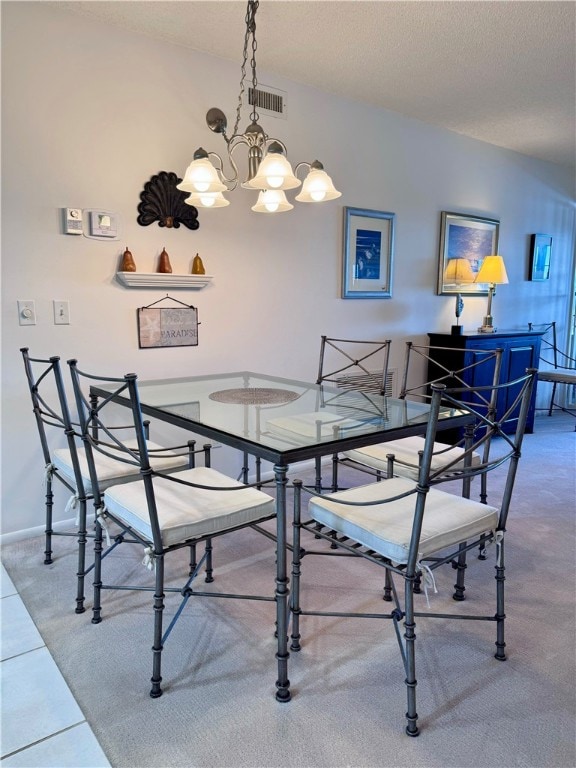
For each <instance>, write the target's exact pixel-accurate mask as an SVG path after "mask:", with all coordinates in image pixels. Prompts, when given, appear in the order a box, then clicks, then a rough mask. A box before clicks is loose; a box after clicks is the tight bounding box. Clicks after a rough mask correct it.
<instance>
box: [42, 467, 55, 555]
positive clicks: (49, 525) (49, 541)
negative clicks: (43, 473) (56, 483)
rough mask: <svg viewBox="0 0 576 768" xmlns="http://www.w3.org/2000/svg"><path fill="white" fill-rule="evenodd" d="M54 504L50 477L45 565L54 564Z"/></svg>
mask: <svg viewBox="0 0 576 768" xmlns="http://www.w3.org/2000/svg"><path fill="white" fill-rule="evenodd" d="M53 504H54V494H53V493H52V480H51V479H50V476H49V475H48V476H47V477H46V527H45V531H44V532H45V534H46V542H45V550H44V565H50V564H51V563H52V533H53V531H52V507H53Z"/></svg>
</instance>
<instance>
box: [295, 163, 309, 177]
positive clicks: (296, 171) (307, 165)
mask: <svg viewBox="0 0 576 768" xmlns="http://www.w3.org/2000/svg"><path fill="white" fill-rule="evenodd" d="M300 168H308V170H310V168H312V163H307V162H306V160H302V162H300V163H298V164H297V165H295V166H294V176H298V171H299V170H300Z"/></svg>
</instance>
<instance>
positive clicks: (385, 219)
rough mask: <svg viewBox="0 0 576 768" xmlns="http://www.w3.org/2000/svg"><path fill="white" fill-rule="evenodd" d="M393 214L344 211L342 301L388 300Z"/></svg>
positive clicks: (361, 210)
mask: <svg viewBox="0 0 576 768" xmlns="http://www.w3.org/2000/svg"><path fill="white" fill-rule="evenodd" d="M394 220H395V214H394V213H388V212H385V211H372V210H369V209H366V208H348V207H346V208H344V247H343V255H342V298H343V299H391V298H392V268H393V263H394Z"/></svg>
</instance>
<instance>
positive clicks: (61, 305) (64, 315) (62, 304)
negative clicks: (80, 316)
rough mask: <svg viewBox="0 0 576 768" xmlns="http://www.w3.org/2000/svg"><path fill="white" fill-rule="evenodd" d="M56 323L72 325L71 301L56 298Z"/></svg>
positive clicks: (54, 304) (54, 302)
mask: <svg viewBox="0 0 576 768" xmlns="http://www.w3.org/2000/svg"><path fill="white" fill-rule="evenodd" d="M52 304H53V306H54V325H70V302H68V301H61V300H57V299H54V301H53V302H52Z"/></svg>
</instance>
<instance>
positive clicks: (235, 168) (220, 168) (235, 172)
mask: <svg viewBox="0 0 576 768" xmlns="http://www.w3.org/2000/svg"><path fill="white" fill-rule="evenodd" d="M232 138H234V137H232ZM208 156H209V157H213V158H216V159H217V160H218V162H217V163H215V164H214V167H215V168H216V170H217V171H218V172H219V174H220V176H221V178H222V181H223V182H224V183H225V184H228V185H229V186H230V189H229V190H228V191H229V192H232V191H233V190H234V189H236V187H237V186H238V166H237V165H236V163H235V162H234V158H233V157H232V155H231V150H230V149H229V151H228V160H229V161H230V165H231V166H232V170H233V175H232V176H231V177H230V178H228V176H226V174H225V173H224V161H223V160H222V158H221V157H220V155H219V154H218V153H217V152H208Z"/></svg>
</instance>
